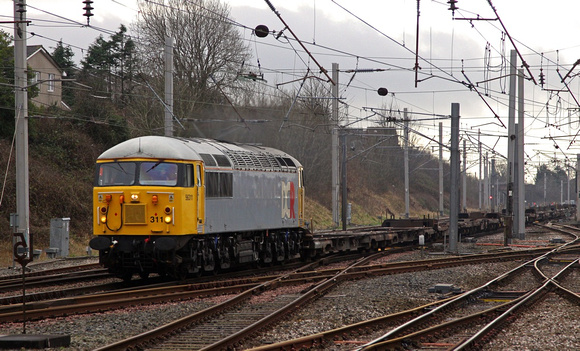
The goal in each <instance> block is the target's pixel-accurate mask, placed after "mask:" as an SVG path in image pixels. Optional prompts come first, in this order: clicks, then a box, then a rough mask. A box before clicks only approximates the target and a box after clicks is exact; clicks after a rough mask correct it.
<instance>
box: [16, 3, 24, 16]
mask: <svg viewBox="0 0 580 351" xmlns="http://www.w3.org/2000/svg"><path fill="white" fill-rule="evenodd" d="M16 12H18V13H19V14H20V15H22V14H23V13H24V12H26V5H25V4H24V2H23V1H22V0H18V1H17V2H16Z"/></svg>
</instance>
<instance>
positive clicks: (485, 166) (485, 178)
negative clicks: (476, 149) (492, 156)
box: [483, 152, 490, 211]
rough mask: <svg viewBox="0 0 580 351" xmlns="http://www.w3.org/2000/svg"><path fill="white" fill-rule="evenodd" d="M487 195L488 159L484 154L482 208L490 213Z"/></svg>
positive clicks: (488, 193)
mask: <svg viewBox="0 0 580 351" xmlns="http://www.w3.org/2000/svg"><path fill="white" fill-rule="evenodd" d="M489 195H490V192H489V157H488V153H487V152H486V153H485V157H484V160H483V203H484V205H483V206H484V208H485V210H486V211H490V206H489V202H490V201H489Z"/></svg>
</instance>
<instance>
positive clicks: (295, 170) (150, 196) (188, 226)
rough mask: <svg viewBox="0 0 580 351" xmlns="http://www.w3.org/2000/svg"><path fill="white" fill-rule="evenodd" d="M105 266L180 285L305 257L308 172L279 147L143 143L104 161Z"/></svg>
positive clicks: (101, 241) (96, 242)
mask: <svg viewBox="0 0 580 351" xmlns="http://www.w3.org/2000/svg"><path fill="white" fill-rule="evenodd" d="M93 211H94V220H93V234H94V237H93V238H92V239H91V241H90V243H89V245H90V247H91V248H92V249H94V250H98V251H99V261H100V263H101V264H102V265H103V266H105V267H107V268H108V269H109V271H111V272H112V273H115V274H116V275H117V276H119V277H120V278H123V279H125V280H127V279H131V277H132V276H133V275H134V274H138V275H140V276H141V277H142V278H145V277H147V276H148V275H149V274H150V273H158V274H160V275H172V276H175V277H178V278H182V277H185V276H187V275H188V274H201V273H203V272H211V273H213V272H216V271H219V270H222V269H228V268H231V267H234V266H240V265H245V264H272V263H277V262H284V261H285V260H288V259H290V258H296V257H299V256H300V255H301V247H302V241H303V240H304V236H305V235H306V234H308V230H307V228H306V227H305V225H304V224H305V223H304V182H303V169H302V165H301V164H300V162H299V161H298V160H297V159H295V158H294V157H292V156H290V155H288V154H286V153H284V152H282V151H280V150H276V149H273V148H269V147H262V146H256V145H244V144H235V143H228V142H223V141H217V140H210V139H185V138H177V137H162V136H144V137H138V138H134V139H130V140H127V141H125V142H123V143H120V144H118V145H116V146H114V147H112V148H110V149H109V150H107V151H105V152H103V153H102V154H101V155H100V156H99V157H98V159H97V161H96V169H95V176H94V188H93Z"/></svg>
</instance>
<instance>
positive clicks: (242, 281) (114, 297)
mask: <svg viewBox="0 0 580 351" xmlns="http://www.w3.org/2000/svg"><path fill="white" fill-rule="evenodd" d="M546 250H548V249H546V248H542V249H532V250H522V251H516V252H503V253H493V254H479V255H470V256H459V257H446V258H438V259H428V260H420V261H411V262H409V261H407V262H393V263H384V264H374V265H364V264H358V265H357V266H355V267H351V268H350V269H349V270H348V271H347V272H342V270H341V269H337V268H333V269H316V270H309V271H308V270H306V271H305V270H304V268H302V270H301V271H299V272H292V273H287V274H284V275H276V276H271V275H264V276H257V277H250V278H248V277H243V278H239V279H229V280H219V281H211V282H201V283H188V284H177V285H176V284H175V282H169V283H163V284H155V285H153V286H145V287H130V288H124V289H120V290H118V291H113V292H102V293H95V294H89V295H82V296H78V295H75V296H72V297H63V298H58V299H52V300H41V301H38V300H40V298H41V297H42V296H44V295H42V294H45V293H39V295H38V296H36V299H37V300H36V301H30V302H28V303H27V304H26V311H27V312H26V318H27V319H28V320H38V319H43V318H47V317H55V316H67V315H73V314H85V313H94V312H102V311H106V310H114V309H117V308H123V307H126V306H136V305H145V304H151V303H167V302H171V301H182V300H186V299H192V298H200V297H207V296H217V295H227V294H234V293H241V292H243V291H245V290H248V289H253V288H255V287H256V286H259V285H261V284H265V283H267V282H268V281H272V280H277V279H281V278H282V277H284V279H283V281H279V282H277V286H288V285H298V284H312V283H315V282H319V281H322V280H325V279H335V280H354V279H363V278H369V277H373V276H380V275H387V274H400V273H408V272H416V271H423V270H433V269H443V268H449V267H456V266H460V265H470V264H479V263H484V262H499V261H507V260H510V261H512V260H519V259H524V258H529V257H534V256H538V255H541V254H542V253H544V252H546ZM384 254H385V253H379V254H377V255H375V256H373V257H375V258H376V257H378V256H383V255H384ZM320 264H321V263H320V262H316V263H314V264H313V266H314V267H318V266H319V265H320ZM338 274H340V278H335V277H336V275H338ZM137 282H139V281H137ZM119 285H124V284H122V283H113V284H112V285H110V286H109V285H107V287H110V288H113V287H119ZM95 289H96V288H95V287H82V288H76V289H71V290H75V291H76V292H87V291H90V290H93V291H94V290H95ZM71 294H73V293H72V292H71ZM17 298H19V297H18V296H16V297H5V298H2V299H0V304H4V306H0V323H1V322H8V321H20V320H21V318H22V314H21V311H22V303H21V302H20V303H11V304H8V303H7V302H9V301H11V300H13V299H17Z"/></svg>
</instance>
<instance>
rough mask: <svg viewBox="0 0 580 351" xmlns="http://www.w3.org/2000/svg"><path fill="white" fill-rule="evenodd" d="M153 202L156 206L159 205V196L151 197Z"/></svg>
mask: <svg viewBox="0 0 580 351" xmlns="http://www.w3.org/2000/svg"><path fill="white" fill-rule="evenodd" d="M151 202H152V203H153V204H154V205H157V203H158V202H159V197H158V196H157V195H153V196H151Z"/></svg>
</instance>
